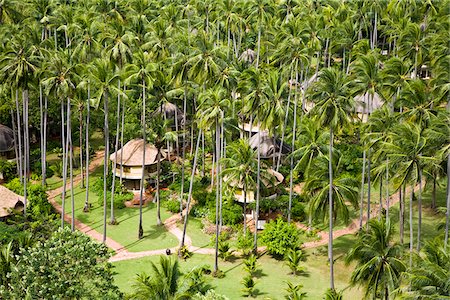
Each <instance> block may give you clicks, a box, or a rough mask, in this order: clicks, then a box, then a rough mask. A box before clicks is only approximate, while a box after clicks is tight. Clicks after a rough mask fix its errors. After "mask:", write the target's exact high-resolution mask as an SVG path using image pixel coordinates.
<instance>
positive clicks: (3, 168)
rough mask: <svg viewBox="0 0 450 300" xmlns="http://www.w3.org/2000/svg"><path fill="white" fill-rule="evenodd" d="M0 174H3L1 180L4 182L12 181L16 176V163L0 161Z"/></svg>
mask: <svg viewBox="0 0 450 300" xmlns="http://www.w3.org/2000/svg"><path fill="white" fill-rule="evenodd" d="M0 173H2V174H3V179H4V180H5V181H6V182H8V181H10V180H12V179H13V178H14V177H15V176H16V174H17V167H16V163H15V162H10V161H7V160H0Z"/></svg>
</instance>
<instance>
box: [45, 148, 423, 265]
mask: <svg viewBox="0 0 450 300" xmlns="http://www.w3.org/2000/svg"><path fill="white" fill-rule="evenodd" d="M103 159H104V151H97V152H96V153H95V156H94V159H92V160H91V162H90V164H89V172H93V171H94V170H95V169H96V168H97V167H99V166H100V165H101V164H102V162H103ZM80 182H81V174H79V175H77V176H76V177H74V179H73V185H74V186H75V185H77V184H79V183H80ZM69 189H70V182H67V183H66V190H69ZM299 189H301V187H299ZM416 189H418V187H416V188H415V190H416ZM62 191H63V187H59V188H57V189H54V190H50V191H47V195H48V200H49V202H50V203H51V204H52V205H53V207H54V208H55V210H56V211H57V212H58V213H60V214H62V207H61V205H60V204H59V203H58V202H56V197H57V196H59V195H61V193H62ZM390 201H391V202H390V205H391V206H393V205H395V204H396V203H397V202H398V201H399V197H398V194H395V195H392V196H391V197H390ZM378 211H379V205H378V204H376V205H373V209H372V210H371V218H373V217H376V215H377V213H378ZM185 213H187V209H185V210H184V211H183V215H185ZM64 220H65V221H66V222H67V223H71V221H72V217H71V215H70V214H67V213H65V214H64ZM181 221H182V220H181V216H180V215H179V214H175V215H173V216H171V217H170V218H168V219H166V220H165V221H164V227H165V228H166V229H167V231H168V232H170V233H171V234H173V235H174V236H175V237H176V238H177V239H178V242H179V243H180V244H181V239H182V237H183V231H182V230H181V229H179V228H178V227H177V223H178V222H181ZM366 221H367V217H366V216H365V217H364V218H363V224H365V223H366ZM74 224H75V227H76V228H77V229H78V230H79V231H81V232H83V233H85V234H87V235H89V236H90V237H91V238H93V239H95V240H97V241H99V242H103V235H102V234H101V233H99V232H97V231H96V230H95V229H93V228H92V227H90V226H89V225H86V224H84V223H82V222H80V221H79V220H75V221H74ZM297 226H298V227H299V228H301V229H304V230H307V229H308V228H307V226H306V225H304V224H301V223H298V224H297ZM358 230H359V219H358V218H357V219H354V220H353V221H352V222H351V223H350V225H349V226H347V227H346V228H343V229H338V230H335V231H333V239H336V238H338V237H341V236H343V235H347V234H353V233H356V232H357V231H358ZM318 236H319V237H320V239H319V240H317V241H312V242H307V243H304V244H303V246H302V248H303V249H308V248H314V247H318V246H322V245H326V244H328V232H327V231H321V232H319V233H318ZM105 244H106V246H108V247H109V248H110V249H111V250H113V251H114V252H115V254H114V256H112V257H111V258H110V259H109V261H110V262H116V261H122V260H128V259H135V258H142V257H146V256H153V255H162V254H166V251H167V249H157V250H149V251H140V252H130V251H128V250H127V249H126V248H125V246H123V245H122V244H120V243H119V242H117V241H115V240H113V239H111V238H109V237H106V241H105ZM184 244H185V245H186V246H187V247H188V249H189V251H191V252H193V253H198V254H214V253H215V249H213V248H200V247H196V246H193V245H192V240H191V238H190V237H189V236H188V235H185V240H184ZM177 249H178V247H174V248H170V251H171V252H172V253H176V252H177ZM265 250H266V247H265V246H263V247H258V251H259V252H263V251H265Z"/></svg>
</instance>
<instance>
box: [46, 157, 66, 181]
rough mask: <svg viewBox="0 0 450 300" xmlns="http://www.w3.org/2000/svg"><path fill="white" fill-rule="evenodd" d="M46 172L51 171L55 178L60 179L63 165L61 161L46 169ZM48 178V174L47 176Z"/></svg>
mask: <svg viewBox="0 0 450 300" xmlns="http://www.w3.org/2000/svg"><path fill="white" fill-rule="evenodd" d="M48 170H51V172H53V174H54V175H55V176H56V177H59V178H62V174H63V163H62V161H57V162H56V163H55V164H52V165H50V166H49V167H48ZM47 176H48V177H50V174H47Z"/></svg>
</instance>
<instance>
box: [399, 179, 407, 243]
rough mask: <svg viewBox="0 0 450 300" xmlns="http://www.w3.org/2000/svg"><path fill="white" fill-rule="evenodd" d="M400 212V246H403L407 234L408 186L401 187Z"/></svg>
mask: <svg viewBox="0 0 450 300" xmlns="http://www.w3.org/2000/svg"><path fill="white" fill-rule="evenodd" d="M399 194H400V210H399V214H400V215H399V220H400V244H401V245H403V237H404V233H405V197H406V184H403V185H402V186H400V190H399Z"/></svg>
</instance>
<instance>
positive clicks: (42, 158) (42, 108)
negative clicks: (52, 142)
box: [39, 82, 45, 187]
mask: <svg viewBox="0 0 450 300" xmlns="http://www.w3.org/2000/svg"><path fill="white" fill-rule="evenodd" d="M39 120H40V123H39V125H40V126H39V133H40V140H39V141H40V146H41V147H40V150H41V178H42V186H43V187H44V186H45V181H44V180H43V178H44V165H45V160H44V135H43V134H44V104H43V103H42V84H41V82H39Z"/></svg>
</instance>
